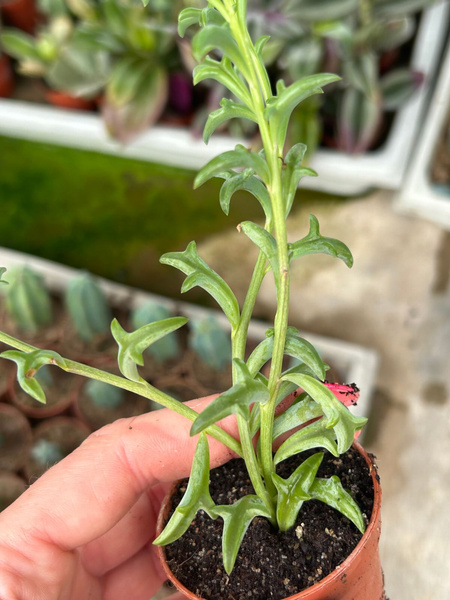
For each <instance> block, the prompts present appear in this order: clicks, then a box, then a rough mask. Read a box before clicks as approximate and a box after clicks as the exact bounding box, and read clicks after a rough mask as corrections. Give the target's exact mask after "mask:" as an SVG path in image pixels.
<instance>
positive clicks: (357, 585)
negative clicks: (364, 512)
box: [157, 442, 386, 600]
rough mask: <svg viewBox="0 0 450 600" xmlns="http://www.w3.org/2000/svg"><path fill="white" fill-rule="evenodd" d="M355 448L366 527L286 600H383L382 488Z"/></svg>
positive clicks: (161, 516) (161, 553) (173, 579)
mask: <svg viewBox="0 0 450 600" xmlns="http://www.w3.org/2000/svg"><path fill="white" fill-rule="evenodd" d="M354 447H355V448H356V449H357V450H358V452H360V454H362V455H363V457H364V459H365V460H366V463H367V464H368V466H369V469H370V472H371V475H372V481H373V487H374V505H373V510H372V516H371V518H370V521H369V525H368V526H367V529H366V531H365V533H364V535H363V537H362V538H361V540H360V542H359V544H358V545H357V546H356V548H355V549H354V550H353V552H352V553H351V554H350V556H348V557H347V558H346V560H345V561H344V562H343V563H341V564H340V565H339V566H338V567H337V568H336V569H335V570H334V571H333V572H332V573H330V574H329V575H328V576H327V577H324V579H322V581H319V583H316V584H314V585H313V586H311V587H309V588H307V589H305V590H303V591H302V592H299V593H298V594H295V595H294V596H289V598H286V600H356V599H357V600H385V598H386V596H385V593H384V582H383V572H382V570H381V564H380V557H379V549H378V542H379V538H380V531H381V513H380V508H381V487H380V483H379V478H378V475H377V471H376V467H375V464H374V462H373V460H372V459H371V458H370V456H369V455H368V454H367V452H366V451H365V450H364V449H363V448H362V447H361V446H360V445H359V444H358V443H357V442H354ZM175 485H176V484H175ZM170 496H171V492H169V494H168V495H167V496H166V498H165V500H164V502H163V505H162V507H161V512H160V514H159V518H158V524H157V534H158V535H159V533H160V532H161V531H162V529H163V526H164V523H165V522H166V519H167V515H168V513H169V510H170ZM157 550H158V554H159V558H160V560H161V563H162V566H163V569H164V571H165V573H166V575H167V577H168V579H170V581H171V582H172V583H173V584H174V585H175V587H177V588H178V590H179V591H180V592H182V593H183V594H184V595H185V596H187V597H188V598H191V599H192V600H203V599H202V598H200V596H197V595H195V594H194V593H193V592H191V591H189V590H188V589H186V588H185V587H184V585H183V584H182V583H180V581H178V579H176V577H175V576H174V575H173V573H172V572H171V570H170V568H169V566H168V564H167V561H166V558H165V548H164V546H158V547H157Z"/></svg>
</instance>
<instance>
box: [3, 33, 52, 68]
mask: <svg viewBox="0 0 450 600" xmlns="http://www.w3.org/2000/svg"><path fill="white" fill-rule="evenodd" d="M0 42H1V45H2V47H3V48H4V50H5V51H6V52H7V53H8V54H9V55H10V56H13V57H14V58H17V59H19V60H26V59H31V60H37V61H42V57H41V55H40V54H39V51H38V50H37V48H36V40H35V39H34V38H33V37H32V36H31V35H29V34H28V33H25V32H23V31H20V30H19V29H13V28H8V27H5V28H4V29H3V31H2V33H1V34H0Z"/></svg>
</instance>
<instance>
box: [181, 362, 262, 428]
mask: <svg viewBox="0 0 450 600" xmlns="http://www.w3.org/2000/svg"><path fill="white" fill-rule="evenodd" d="M233 363H234V366H235V368H236V371H237V379H236V383H235V384H234V385H233V386H232V387H231V388H230V389H229V390H227V391H226V392H224V393H223V394H221V395H220V396H218V397H217V398H216V399H215V400H213V401H212V402H211V404H209V405H208V406H207V407H206V408H205V409H204V410H203V411H202V412H201V413H200V414H199V416H198V417H197V418H196V419H195V421H194V423H193V424H192V427H191V435H195V434H197V433H200V432H201V431H203V430H204V429H206V428H207V427H209V426H210V425H213V424H214V423H217V421H220V420H221V419H224V418H225V417H228V416H229V415H231V414H239V415H241V416H242V417H243V418H244V419H246V420H248V419H249V418H250V409H249V407H250V405H251V404H254V403H255V402H259V403H261V402H262V403H264V402H267V400H268V399H269V395H270V394H269V390H268V389H267V386H266V385H264V383H262V382H261V381H257V380H255V379H253V378H252V376H251V375H250V373H249V370H248V368H247V365H246V364H245V363H244V361H242V360H240V359H238V358H235V359H233Z"/></svg>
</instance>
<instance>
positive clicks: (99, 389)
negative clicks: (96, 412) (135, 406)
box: [85, 379, 125, 409]
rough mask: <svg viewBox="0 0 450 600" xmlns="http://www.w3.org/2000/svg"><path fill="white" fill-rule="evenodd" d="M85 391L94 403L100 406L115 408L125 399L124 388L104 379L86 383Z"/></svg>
mask: <svg viewBox="0 0 450 600" xmlns="http://www.w3.org/2000/svg"><path fill="white" fill-rule="evenodd" d="M85 391H86V394H87V395H88V396H89V398H90V399H91V401H92V403H93V404H95V405H96V406H98V407H100V408H110V409H115V408H117V407H118V406H120V405H121V404H122V403H123V401H124V399H125V392H124V390H121V389H120V388H117V387H114V386H113V385H110V384H109V383H104V382H103V381H96V380H95V379H92V380H90V381H88V382H87V383H86V386H85Z"/></svg>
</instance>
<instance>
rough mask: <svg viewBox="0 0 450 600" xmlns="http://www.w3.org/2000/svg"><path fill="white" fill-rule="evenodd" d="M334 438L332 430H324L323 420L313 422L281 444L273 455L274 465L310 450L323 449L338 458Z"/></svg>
mask: <svg viewBox="0 0 450 600" xmlns="http://www.w3.org/2000/svg"><path fill="white" fill-rule="evenodd" d="M335 438H336V436H335V434H334V432H333V430H331V429H327V428H326V426H325V422H324V420H323V419H319V420H318V421H314V423H311V424H310V425H307V426H306V427H303V428H302V429H300V431H297V432H296V433H293V434H292V435H291V436H290V437H289V438H288V439H287V440H286V441H285V442H283V443H282V444H281V446H280V447H279V448H278V450H277V451H276V453H275V457H274V464H276V465H277V464H278V463H280V462H281V461H283V460H285V459H286V458H289V457H290V456H293V455H294V454H298V453H299V452H304V451H305V450H310V449H311V448H325V449H326V450H328V452H331V454H332V455H333V456H339V450H338V448H337V445H336V442H335Z"/></svg>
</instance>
